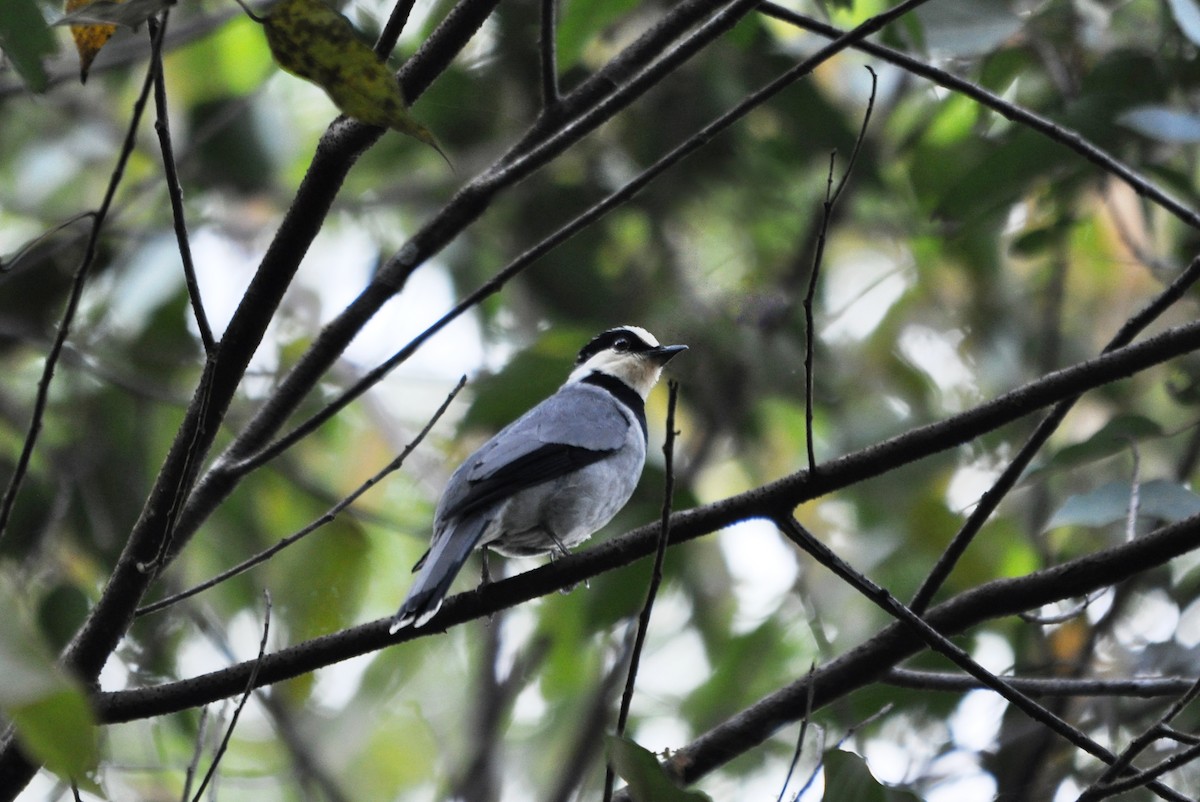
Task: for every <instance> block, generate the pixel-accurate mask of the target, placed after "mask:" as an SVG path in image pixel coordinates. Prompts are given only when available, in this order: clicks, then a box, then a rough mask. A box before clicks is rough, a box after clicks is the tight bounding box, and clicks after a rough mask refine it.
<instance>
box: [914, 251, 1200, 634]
mask: <svg viewBox="0 0 1200 802" xmlns="http://www.w3.org/2000/svg"><path fill="white" fill-rule="evenodd" d="M1198 279H1200V257H1197V258H1195V259H1193V260H1192V262H1191V264H1189V265H1188V266H1187V269H1186V270H1184V271H1183V272H1182V273H1180V274H1179V275H1178V276H1177V277H1176V278H1175V280H1174V281H1172V282H1171V283H1170V284H1169V285H1167V287H1166V288H1165V289H1164V290H1163V291H1162V292H1160V293H1159V294H1158V295H1157V296H1156V297H1155V298H1154V300H1152V301H1151V302H1150V303H1148V304H1147V305H1146V306H1145V307H1143V308H1142V310H1141V311H1140V312H1138V313H1137V314H1135V315H1134V316H1133V317H1131V318H1129V320H1127V321H1125V324H1124V325H1123V326H1121V329H1120V330H1119V331H1118V332H1117V333H1116V335H1114V336H1113V338H1112V339H1111V340H1109V342H1108V345H1106V346H1105V347H1104V350H1103V351H1102V352H1101V353H1102V354H1109V353H1112V352H1113V351H1116V350H1118V349H1121V348H1124V347H1125V346H1127V345H1128V344H1129V343H1131V342H1132V341H1133V338H1134V337H1136V336H1137V335H1138V334H1139V333H1141V331H1142V330H1143V329H1145V328H1146V326H1148V325H1150V323H1151V322H1153V321H1154V320H1155V319H1156V318H1158V317H1159V316H1160V315H1161V314H1162V313H1163V312H1165V311H1166V310H1167V309H1168V308H1170V307H1171V306H1172V305H1173V304H1174V303H1175V302H1176V301H1178V300H1179V299H1180V298H1182V297H1183V295H1184V293H1185V292H1187V290H1188V288H1189V287H1191V286H1192V285H1193V284H1194V283H1195V282H1196V281H1197V280H1198ZM1079 398H1080V397H1079V396H1078V395H1075V396H1071V397H1070V398H1065V399H1063V400H1062V401H1059V402H1058V403H1057V404H1055V405H1054V408H1053V409H1052V410H1050V412H1049V413H1048V414H1047V415H1046V416H1045V417H1044V418H1042V420H1041V422H1040V423H1039V424H1038V425H1037V428H1036V429H1034V432H1033V434H1031V435H1029V438H1028V439H1027V440H1026V441H1025V444H1024V445H1023V446H1021V449H1020V450H1019V451H1018V452H1017V455H1016V456H1015V457H1013V459H1012V461H1011V462H1010V463H1009V464H1008V466H1007V467H1006V468H1005V469H1004V470H1003V471H1002V472H1001V473H1000V476H999V477H997V478H996V481H995V482H994V483H993V484H992V486H991V487H990V488H988V490H987V492H985V493H984V494H983V496H982V497H981V498H980V499H979V503H978V504H976V505H975V509H974V510H972V511H971V514H970V515H969V516H968V517H967V520H966V522H965V523H963V525H962V528H961V529H959V530H958V533H957V534H955V536H954V538H953V539H951V541H950V543H949V545H947V546H946V549H945V551H944V552H943V553H942V555H941V556H940V557H939V558H938V560H937V562H936V563H935V564H934V566H933V568H931V569H930V571H929V574H928V575H927V576H926V577H925V581H924V582H922V583H921V586H920V587H919V588H918V589H917V592H916V595H914V596H913V599H912V601H911V602H910V603H909V606H910V607H911V608H912V609H913V611H914V612H916V613H917V614H918V615H919V614H920V613H922V612H923V611H924V610H925V608H927V607H928V606H929V603H930V602H931V601H933V596H934V594H936V593H937V591H938V588H940V587H941V586H942V583H944V582H945V581H946V578H947V577H949V576H950V572H951V571H952V570H954V566H955V565H956V564H957V563H958V560H959V558H960V557H962V555H963V553H964V552H965V551H966V550H967V546H969V545H970V544H971V541H972V540H973V539H974V538H975V535H977V534H978V533H979V530H980V529H982V528H983V525H984V523H986V522H987V520H988V518H990V517H991V515H992V513H993V512H995V511H996V508H997V507H998V506H999V505H1000V502H1001V500H1003V499H1004V497H1005V496H1006V495H1008V492H1009V491H1010V490H1012V488H1013V487H1015V486H1016V484H1017V482H1018V481H1019V480H1020V478H1021V475H1022V474H1023V473H1024V472H1025V469H1026V468H1027V467H1028V466H1029V464H1030V463H1031V462H1032V461H1033V458H1034V456H1035V455H1036V454H1037V452H1038V451H1039V450H1041V447H1042V446H1043V445H1045V443H1046V441H1047V440H1049V439H1050V435H1052V434H1053V433H1054V432H1055V430H1056V429H1057V428H1058V426H1059V424H1060V423H1062V421H1063V419H1064V418H1065V417H1066V416H1067V413H1068V412H1069V411H1070V410H1071V407H1073V406H1074V405H1075V402H1076V401H1078V400H1079Z"/></svg>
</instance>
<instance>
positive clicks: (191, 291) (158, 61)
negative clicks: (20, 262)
mask: <svg viewBox="0 0 1200 802" xmlns="http://www.w3.org/2000/svg"><path fill="white" fill-rule="evenodd" d="M170 13H171V11H170V9H167V10H165V11H163V13H162V27H163V29H164V31H165V30H166V27H167V20H168V19H169V18H170ZM157 27H158V23H157V22H155V20H154V19H153V18H151V19H149V20H147V21H146V29H147V31H148V32H149V34H150V40H151V42H153V41H154V40H155V38H157V37H161V36H162V35H163V34H159V33H157V31H156V28H157ZM150 69H151V70H153V71H154V112H155V119H154V130H155V132H156V133H157V134H158V147H159V150H161V151H162V159H163V172H164V176H163V177H164V178H165V180H166V184H167V195H168V196H169V197H170V199H171V218H172V219H173V220H174V222H175V240H176V242H177V243H178V244H179V258H180V259H181V260H182V261H183V277H184V280H185V282H186V283H187V290H188V300H189V301H191V303H192V314H193V315H194V316H195V318H196V328H197V329H199V331H200V342H201V343H202V344H203V345H204V353H205V354H206V355H208V356H209V357H211V356H212V355H213V353H214V352H215V351H216V350H217V344H216V341H215V340H214V339H213V333H212V327H211V326H210V325H209V322H208V315H206V314H205V313H204V304H203V302H202V301H201V299H200V282H199V281H197V280H196V265H195V264H194V263H193V262H192V246H191V244H190V243H189V241H188V231H187V219H186V217H185V215H184V209H183V187H182V186H180V184H179V171H178V170H176V169H175V148H174V146H173V145H172V144H171V124H170V121H169V115H168V114H167V82H166V76H165V75H164V74H163V62H162V48H161V47H158V48H153V49H152V51H151V55H150Z"/></svg>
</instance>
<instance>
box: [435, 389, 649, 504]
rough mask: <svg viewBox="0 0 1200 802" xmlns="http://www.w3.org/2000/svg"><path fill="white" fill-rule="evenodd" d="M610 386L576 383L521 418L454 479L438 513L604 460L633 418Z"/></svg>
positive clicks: (619, 443) (493, 499)
mask: <svg viewBox="0 0 1200 802" xmlns="http://www.w3.org/2000/svg"><path fill="white" fill-rule="evenodd" d="M617 404H618V402H617V401H616V400H615V399H613V398H612V396H611V395H609V394H608V393H607V392H606V391H604V390H601V389H599V388H595V387H591V386H589V385H577V384H572V385H568V386H566V387H564V388H563V389H561V390H559V391H558V392H557V393H555V394H554V395H552V396H550V397H549V398H547V399H546V400H545V401H543V402H542V403H540V404H538V405H537V406H536V407H534V408H533V409H531V410H530V411H529V412H527V413H526V414H525V415H523V416H522V417H520V418H518V419H517V420H516V421H514V422H513V423H512V424H510V425H509V426H508V427H506V428H505V429H503V430H501V431H500V432H499V433H498V434H497V435H496V436H495V437H493V438H492V439H491V440H489V441H488V442H487V443H485V444H484V445H483V446H482V447H481V448H480V449H479V450H478V451H477V452H475V454H473V455H472V456H471V457H470V458H469V459H468V460H467V461H466V462H465V463H463V465H462V467H461V468H460V469H459V470H458V471H456V472H455V476H454V477H452V478H451V481H450V485H449V486H448V487H447V489H446V492H445V494H444V495H443V499H442V504H441V505H440V508H439V510H438V517H439V518H440V519H442V520H449V519H450V518H457V517H460V516H464V515H469V514H471V513H472V512H474V511H476V510H479V509H482V508H484V507H486V506H488V505H491V504H495V503H497V502H499V501H502V500H504V499H505V498H508V497H509V496H511V495H512V494H514V493H516V492H518V491H520V490H523V489H524V488H526V487H533V486H534V485H538V484H541V483H542V482H546V481H549V480H551V479H554V478H556V477H558V476H562V475H563V474H566V473H570V472H571V471H577V470H579V469H580V468H584V467H586V466H588V465H591V464H592V463H593V462H597V461H598V460H601V459H603V458H604V457H605V456H606V455H608V454H610V453H611V452H613V451H615V450H616V449H618V448H620V447H621V446H622V445H624V444H625V439H626V433H627V432H628V430H629V426H630V423H629V419H628V418H627V417H626V416H625V415H624V414H622V412H621V410H620V409H619V408H618V406H617Z"/></svg>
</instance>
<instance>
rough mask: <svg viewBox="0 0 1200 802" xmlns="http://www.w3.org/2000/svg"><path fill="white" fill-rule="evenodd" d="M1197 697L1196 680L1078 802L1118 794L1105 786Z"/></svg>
mask: <svg viewBox="0 0 1200 802" xmlns="http://www.w3.org/2000/svg"><path fill="white" fill-rule="evenodd" d="M1197 695H1200V679H1197V680H1196V681H1195V682H1193V683H1192V687H1190V688H1188V690H1187V692H1186V693H1184V694H1183V695H1182V696H1181V697H1180V698H1179V699H1177V700H1175V702H1174V703H1173V704H1172V705H1171V706H1170V707H1168V708H1167V710H1166V712H1165V713H1163V715H1162V717H1161V718H1159V720H1158V721H1157V722H1155V723H1154V724H1152V725H1151V726H1149V727H1147V728H1146V730H1145V731H1143V732H1142V734H1141V735H1139V736H1138V737H1137V738H1134V739H1133V740H1132V741H1131V742H1130V743H1129V745H1128V746H1126V747H1125V749H1123V750H1122V751H1121V754H1120V756H1119V757H1118V758H1117V760H1116V761H1115V762H1113V764H1112V765H1110V766H1109V767H1108V768H1107V769H1106V770H1105V771H1104V773H1103V774H1101V775H1100V777H1099V778H1098V779H1097V780H1096V781H1095V782H1094V783H1092V784H1091V785H1090V786H1088V787H1087V788H1086V789H1084V791H1083V793H1082V794H1080V796H1079V802H1096V801H1097V800H1100V799H1104V798H1106V797H1109V796H1113V795H1114V794H1116V793H1119V791H1113V792H1111V793H1110V788H1106V786H1111V784H1112V783H1114V782H1115V781H1116V779H1117V777H1118V776H1119V775H1120V773H1121V772H1122V771H1124V770H1125V769H1126V768H1128V767H1129V766H1130V765H1131V764H1132V763H1133V761H1134V760H1135V759H1136V758H1137V756H1138V755H1140V754H1141V753H1142V752H1144V751H1146V749H1148V748H1149V747H1150V745H1151V744H1153V743H1154V742H1155V741H1157V740H1158V739H1159V738H1161V737H1162V736H1163V731H1164V729H1165V728H1166V727H1167V725H1168V724H1170V723H1171V722H1172V721H1173V720H1174V719H1175V717H1176V716H1178V715H1179V714H1180V713H1182V712H1183V709H1184V708H1185V707H1187V706H1188V705H1189V704H1191V703H1192V701H1193V700H1194V699H1195V698H1196V696H1197ZM1121 790H1125V789H1121Z"/></svg>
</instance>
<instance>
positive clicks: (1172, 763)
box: [1080, 745, 1200, 802]
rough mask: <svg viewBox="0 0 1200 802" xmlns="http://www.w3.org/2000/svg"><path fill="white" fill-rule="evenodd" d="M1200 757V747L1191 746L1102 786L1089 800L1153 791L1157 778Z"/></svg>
mask: <svg viewBox="0 0 1200 802" xmlns="http://www.w3.org/2000/svg"><path fill="white" fill-rule="evenodd" d="M1198 757H1200V745H1197V746H1189V747H1188V748H1187V749H1184V750H1182V751H1179V752H1176V753H1175V754H1173V755H1171V756H1170V757H1167V758H1164V759H1163V760H1161V761H1159V762H1158V763H1156V764H1154V765H1153V766H1151V767H1150V768H1148V769H1145V770H1143V771H1138V772H1135V773H1133V774H1131V775H1130V776H1128V777H1125V778H1123V779H1120V780H1113V781H1112V782H1110V783H1108V784H1106V785H1103V786H1101V787H1100V788H1099V789H1097V794H1096V796H1092V797H1088V799H1107V798H1108V797H1111V796H1116V795H1118V794H1123V793H1125V792H1126V791H1132V790H1133V789H1135V788H1142V787H1148V788H1151V789H1152V790H1153V788H1154V787H1155V786H1154V785H1152V784H1151V781H1152V780H1154V779H1155V778H1156V777H1161V776H1163V775H1164V774H1166V773H1168V772H1171V771H1174V770H1175V769H1178V768H1181V767H1183V766H1186V765H1187V764H1188V763H1191V762H1192V761H1193V760H1195V759H1196V758H1198ZM1185 798H1186V797H1185ZM1082 799H1083V797H1080V800H1082ZM1193 802H1194V800H1193Z"/></svg>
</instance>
